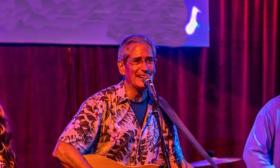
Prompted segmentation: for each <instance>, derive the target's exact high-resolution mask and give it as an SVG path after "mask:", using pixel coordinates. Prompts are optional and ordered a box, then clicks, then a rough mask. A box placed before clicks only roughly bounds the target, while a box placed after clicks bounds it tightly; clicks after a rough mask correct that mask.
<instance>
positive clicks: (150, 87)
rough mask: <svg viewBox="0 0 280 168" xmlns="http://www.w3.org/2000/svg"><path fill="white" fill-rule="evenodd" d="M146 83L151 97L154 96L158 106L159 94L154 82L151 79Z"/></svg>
mask: <svg viewBox="0 0 280 168" xmlns="http://www.w3.org/2000/svg"><path fill="white" fill-rule="evenodd" d="M144 83H145V86H146V87H147V88H148V90H149V92H150V95H151V96H152V99H153V100H154V101H155V103H156V104H158V96H157V92H156V89H155V85H154V83H153V81H152V80H151V79H149V78H147V79H146V80H145V81H144Z"/></svg>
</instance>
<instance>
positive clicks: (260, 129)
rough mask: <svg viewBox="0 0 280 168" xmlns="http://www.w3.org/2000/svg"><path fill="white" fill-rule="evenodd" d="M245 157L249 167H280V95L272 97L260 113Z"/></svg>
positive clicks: (248, 142)
mask: <svg viewBox="0 0 280 168" xmlns="http://www.w3.org/2000/svg"><path fill="white" fill-rule="evenodd" d="M243 158H244V161H245V163H246V165H247V167H248V168H278V167H280V96H278V97H275V98H273V99H271V100H270V101H269V102H268V103H266V104H265V105H264V107H263V108H262V109H261V110H260V112H259V113H258V115H257V117H256V120H255V123H254V125H253V128H252V130H251V132H250V134H249V136H248V139H247V142H246V145H245V148H244V153H243Z"/></svg>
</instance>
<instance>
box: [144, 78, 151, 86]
mask: <svg viewBox="0 0 280 168" xmlns="http://www.w3.org/2000/svg"><path fill="white" fill-rule="evenodd" d="M144 83H145V86H146V87H149V85H151V84H153V82H152V80H151V79H150V78H147V79H145V81H144Z"/></svg>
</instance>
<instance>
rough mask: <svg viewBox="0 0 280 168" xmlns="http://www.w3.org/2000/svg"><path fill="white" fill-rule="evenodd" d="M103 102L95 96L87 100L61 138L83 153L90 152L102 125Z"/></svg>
mask: <svg viewBox="0 0 280 168" xmlns="http://www.w3.org/2000/svg"><path fill="white" fill-rule="evenodd" d="M101 104H102V103H100V102H99V103H98V102H96V100H94V99H93V98H89V99H88V100H86V101H85V102H84V103H83V104H82V105H81V107H80V109H79V110H78V112H77V114H76V115H75V116H74V117H73V119H72V120H71V122H70V123H69V124H68V125H67V127H66V128H65V130H64V131H63V133H62V134H61V136H60V137H59V140H60V141H62V142H66V143H69V144H71V145H73V146H74V147H75V148H76V149H77V150H78V151H80V153H82V154H84V153H86V152H88V150H89V148H90V147H91V145H92V144H93V142H94V140H95V137H96V136H97V132H98V129H99V126H100V122H101V118H102V110H101V108H102V105H101ZM100 106H101V107H100Z"/></svg>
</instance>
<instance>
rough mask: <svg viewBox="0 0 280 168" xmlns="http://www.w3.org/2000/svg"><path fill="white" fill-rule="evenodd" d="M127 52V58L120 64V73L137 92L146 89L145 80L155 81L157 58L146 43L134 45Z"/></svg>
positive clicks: (127, 48) (129, 46) (128, 47)
mask: <svg viewBox="0 0 280 168" xmlns="http://www.w3.org/2000/svg"><path fill="white" fill-rule="evenodd" d="M125 50H126V54H127V57H126V58H125V59H124V60H123V61H121V62H119V63H118V67H119V71H120V73H121V74H122V75H123V76H124V77H125V82H126V83H127V84H128V85H130V86H131V87H133V88H135V89H137V90H142V89H145V84H144V81H145V79H147V78H150V79H153V75H154V74H155V72H156V68H155V61H156V60H155V59H156V58H155V56H154V55H153V51H152V48H151V47H150V46H149V45H147V44H145V43H133V44H130V45H128V46H127V47H126V48H125Z"/></svg>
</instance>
